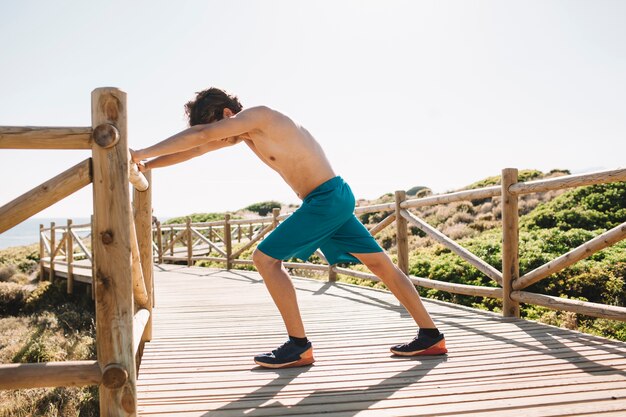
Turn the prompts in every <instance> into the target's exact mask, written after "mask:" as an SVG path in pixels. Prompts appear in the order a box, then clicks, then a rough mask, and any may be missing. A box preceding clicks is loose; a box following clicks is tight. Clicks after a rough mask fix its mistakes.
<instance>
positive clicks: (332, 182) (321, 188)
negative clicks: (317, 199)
mask: <svg viewBox="0 0 626 417" xmlns="http://www.w3.org/2000/svg"><path fill="white" fill-rule="evenodd" d="M342 184H345V181H344V180H343V178H341V177H340V176H339V175H337V176H336V177H334V178H331V179H329V180H328V181H326V182H323V183H321V184H320V185H318V186H317V187H315V189H314V190H313V191H311V192H310V193H309V194H308V195H307V196H306V197H305V198H304V199H305V200H306V199H308V198H309V197H313V196H314V195H315V194H318V193H323V192H325V191H331V190H334V189H335V188H337V187H339V186H340V185H342Z"/></svg>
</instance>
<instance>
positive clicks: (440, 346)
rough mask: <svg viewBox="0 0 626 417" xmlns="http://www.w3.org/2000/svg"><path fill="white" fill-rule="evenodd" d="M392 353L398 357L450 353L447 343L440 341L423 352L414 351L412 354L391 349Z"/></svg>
mask: <svg viewBox="0 0 626 417" xmlns="http://www.w3.org/2000/svg"><path fill="white" fill-rule="evenodd" d="M391 353H393V354H394V355H398V356H426V355H443V354H446V353H448V349H446V341H445V340H440V341H439V342H437V343H435V344H434V345H432V346H431V347H429V348H426V349H422V350H414V351H412V352H400V351H398V350H393V348H391Z"/></svg>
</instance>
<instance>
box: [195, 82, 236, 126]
mask: <svg viewBox="0 0 626 417" xmlns="http://www.w3.org/2000/svg"><path fill="white" fill-rule="evenodd" d="M225 109H229V110H230V112H231V113H232V114H237V113H239V112H240V111H241V109H242V106H241V103H240V102H239V99H238V98H237V97H236V96H232V95H230V94H228V93H226V92H225V91H224V90H220V89H219V88H213V87H211V88H208V89H206V90H204V91H200V92H199V93H197V94H196V99H195V100H192V101H190V102H188V103H187V104H185V113H187V117H188V118H189V126H195V125H201V124H208V123H213V122H216V121H218V120H222V119H223V118H224V110H225Z"/></svg>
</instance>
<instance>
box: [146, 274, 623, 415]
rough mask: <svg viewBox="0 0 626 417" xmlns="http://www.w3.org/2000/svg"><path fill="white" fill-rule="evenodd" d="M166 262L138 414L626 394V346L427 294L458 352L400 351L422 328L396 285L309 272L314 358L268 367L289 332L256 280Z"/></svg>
mask: <svg viewBox="0 0 626 417" xmlns="http://www.w3.org/2000/svg"><path fill="white" fill-rule="evenodd" d="M320 266H321V267H326V268H327V266H323V265H320ZM163 267H164V272H162V273H161V272H159V273H158V274H157V287H156V288H157V290H158V291H161V292H162V294H163V297H162V300H161V302H160V306H159V309H157V310H156V315H155V318H156V317H158V319H157V320H156V321H155V334H154V336H155V337H154V339H153V341H152V342H151V343H149V344H147V345H146V351H145V353H144V356H143V360H142V365H141V373H140V375H141V376H140V380H139V387H138V393H139V397H140V400H139V407H140V412H141V414H142V415H150V413H153V412H154V413H162V415H167V414H173V413H174V412H176V415H178V414H179V413H180V415H198V416H201V415H221V414H223V413H226V414H225V415H237V416H241V415H243V414H248V413H250V415H268V416H273V415H281V414H284V415H290V416H291V415H294V416H297V415H305V414H306V415H317V414H320V413H324V415H326V414H327V413H328V414H330V415H333V414H337V415H341V413H343V415H356V414H358V415H361V414H363V413H370V412H372V413H374V414H372V415H379V414H380V413H382V414H383V415H395V414H394V413H396V412H398V410H400V411H401V412H406V414H407V415H413V414H415V413H416V410H418V411H419V410H421V409H422V407H426V408H425V410H427V411H426V412H425V413H426V414H424V415H439V414H442V413H446V412H447V411H448V410H452V412H451V415H453V414H454V413H483V412H484V413H495V412H496V411H499V412H500V413H501V414H500V415H504V416H506V415H525V414H520V410H524V411H525V410H527V409H532V410H533V412H534V411H537V412H544V411H545V410H550V412H551V413H552V414H546V415H558V413H555V412H554V410H555V409H557V408H555V406H554V404H553V403H552V402H551V401H547V400H546V401H543V400H540V401H539V403H538V404H535V399H541V398H545V397H550V396H554V397H553V398H555V401H557V402H558V401H561V400H563V401H569V403H568V404H570V403H571V404H573V406H576V407H578V406H580V407H583V406H584V407H591V408H584V407H583V408H580V409H581V410H589V409H591V410H593V409H594V408H593V407H596V408H595V409H596V410H600V411H601V410H604V409H606V407H605V406H606V404H605V403H604V400H602V398H603V397H602V395H601V394H604V393H607V394H610V393H611V392H614V391H612V390H614V389H618V390H619V389H622V390H623V389H626V344H624V343H622V342H617V341H608V340H606V339H602V338H598V337H595V336H590V335H582V334H579V333H576V332H571V331H569V330H566V329H559V328H554V327H550V326H544V325H540V324H536V323H532V322H527V321H522V320H517V319H509V318H502V317H500V316H498V315H495V314H493V313H488V312H479V311H476V310H472V309H469V308H463V307H458V306H452V305H449V304H447V303H441V302H433V301H430V300H424V303H425V304H427V305H428V306H427V307H428V310H429V311H431V314H433V317H434V318H435V319H436V320H438V322H441V326H440V327H441V329H442V330H443V331H444V332H445V333H446V337H447V339H448V348H449V349H450V353H449V354H448V355H447V357H444V358H441V357H423V358H417V359H416V360H411V359H409V360H406V359H392V358H390V357H389V352H388V349H389V346H390V345H391V344H392V342H398V341H402V338H407V340H408V339H410V338H411V337H412V335H414V334H415V333H414V332H415V329H414V324H413V323H412V320H411V319H410V317H408V315H406V314H405V313H404V314H403V310H402V309H401V308H400V306H399V305H398V303H397V301H396V300H395V299H394V298H393V297H392V296H391V295H390V294H389V293H387V292H384V291H378V290H372V289H366V288H360V287H356V286H350V285H345V284H337V283H328V282H319V281H310V280H302V279H294V281H295V285H296V288H297V289H298V296H299V301H300V305H301V309H302V312H303V316H304V319H305V321H307V328H308V330H309V331H308V333H309V335H310V337H311V338H312V340H314V344H315V349H316V358H317V362H316V364H315V365H314V366H312V367H309V368H305V369H290V370H289V369H288V370H281V371H278V372H276V371H266V370H259V369H258V368H255V367H254V365H253V363H252V360H251V358H252V356H253V355H254V354H255V353H258V352H260V351H263V350H265V349H267V348H268V347H272V345H274V344H275V343H276V344H279V343H280V342H282V341H283V340H284V339H283V338H285V337H286V336H285V335H284V333H283V330H282V323H281V320H280V317H279V315H278V314H277V312H276V311H275V307H274V306H273V304H272V303H271V299H270V298H269V297H267V295H266V293H265V290H264V288H263V283H262V280H261V278H260V276H259V275H258V274H256V273H254V272H249V271H231V272H222V271H219V270H210V269H208V270H207V269H202V268H184V267H180V266H169V265H164V266H163ZM176 271H181V272H183V273H182V274H176ZM160 274H164V275H163V276H162V277H159V275H160ZM161 278H163V279H161ZM186 288H189V289H192V290H193V291H183V289H186ZM233 293H236V294H237V297H232V294H233ZM250 312H254V314H250ZM346 338H348V339H349V340H351V343H350V344H348V345H347V344H346V343H345V340H346ZM233 345H236V346H238V347H233ZM226 349H228V352H229V355H228V357H227V358H226V357H224V354H223V352H224V350H226ZM520 357H523V358H524V360H523V361H520V360H519V358H520ZM619 395H621V394H619ZM528 398H530V402H525V399H528ZM509 402H513V403H512V405H511V406H509V405H507V404H509ZM497 404H505V407H504V408H497ZM479 405H480V406H479ZM342 410H343V411H342ZM563 410H567V411H569V410H570V408H569V407H566V408H563ZM545 412H546V413H547V411H545ZM376 413H378V414H376ZM411 413H413V414H411ZM507 413H511V414H507ZM417 415H419V414H417ZM493 415H494V416H495V415H498V414H493ZM598 415H602V414H598Z"/></svg>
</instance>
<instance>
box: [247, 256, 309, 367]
mask: <svg viewBox="0 0 626 417" xmlns="http://www.w3.org/2000/svg"><path fill="white" fill-rule="evenodd" d="M252 259H253V261H254V265H255V266H256V268H257V270H258V271H259V272H260V273H261V276H262V277H263V281H264V282H265V286H266V287H267V289H268V290H269V292H270V295H271V296H272V299H273V300H274V303H275V304H276V307H278V311H280V315H281V316H282V317H283V321H284V323H285V327H286V328H287V334H288V335H289V340H288V341H287V342H286V343H284V344H282V345H281V346H279V347H278V348H277V349H274V350H273V351H271V352H269V353H262V354H260V355H257V356H255V357H254V362H255V363H256V364H257V365H260V366H263V367H265V368H290V367H294V366H306V365H310V364H312V363H313V362H315V359H314V358H313V346H312V345H311V342H310V341H309V340H308V339H307V337H306V334H305V332H304V325H303V324H302V318H301V317H300V309H299V308H298V300H297V298H296V290H295V288H294V286H293V282H292V281H291V278H290V277H289V274H287V270H286V269H285V268H284V267H283V263H282V261H280V260H278V259H275V258H272V257H271V256H268V255H266V254H264V253H263V252H261V251H260V250H258V249H257V250H255V251H254V254H253V255H252Z"/></svg>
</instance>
